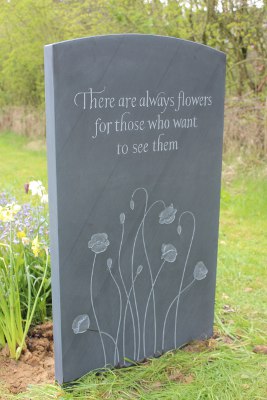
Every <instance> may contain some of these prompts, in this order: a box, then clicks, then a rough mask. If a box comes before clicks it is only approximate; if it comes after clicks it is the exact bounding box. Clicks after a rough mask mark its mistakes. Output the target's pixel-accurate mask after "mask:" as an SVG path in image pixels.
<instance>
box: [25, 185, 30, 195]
mask: <svg viewBox="0 0 267 400" xmlns="http://www.w3.org/2000/svg"><path fill="white" fill-rule="evenodd" d="M29 188H30V184H29V183H25V184H24V190H25V193H26V194H28V193H29Z"/></svg>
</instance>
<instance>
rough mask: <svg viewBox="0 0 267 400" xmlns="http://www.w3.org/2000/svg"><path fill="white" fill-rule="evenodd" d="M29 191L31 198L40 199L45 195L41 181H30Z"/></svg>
mask: <svg viewBox="0 0 267 400" xmlns="http://www.w3.org/2000/svg"><path fill="white" fill-rule="evenodd" d="M29 190H30V191H31V194H32V195H33V196H36V195H37V196H39V197H42V196H43V195H44V194H45V187H44V186H43V184H42V182H41V181H31V182H30V183H29Z"/></svg>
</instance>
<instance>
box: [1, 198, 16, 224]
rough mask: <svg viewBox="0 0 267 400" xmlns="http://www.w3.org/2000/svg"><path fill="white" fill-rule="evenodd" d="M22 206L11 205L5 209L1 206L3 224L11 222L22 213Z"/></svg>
mask: <svg viewBox="0 0 267 400" xmlns="http://www.w3.org/2000/svg"><path fill="white" fill-rule="evenodd" d="M20 209H21V206H20V205H18V204H16V203H14V202H13V203H10V204H7V205H5V207H2V206H0V220H1V221H3V222H11V221H13V220H14V216H15V215H16V214H17V213H18V212H19V211H20Z"/></svg>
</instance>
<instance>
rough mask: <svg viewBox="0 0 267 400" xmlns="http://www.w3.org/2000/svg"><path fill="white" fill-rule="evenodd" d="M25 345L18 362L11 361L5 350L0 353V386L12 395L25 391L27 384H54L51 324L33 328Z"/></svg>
mask: <svg viewBox="0 0 267 400" xmlns="http://www.w3.org/2000/svg"><path fill="white" fill-rule="evenodd" d="M26 344H27V349H26V350H25V351H24V352H23V354H22V356H21V358H20V360H19V361H15V360H11V359H10V358H9V357H8V351H7V349H6V348H4V349H2V350H1V351H0V386H3V387H4V388H5V389H6V390H7V391H9V392H11V393H14V394H15V393H19V392H23V391H25V390H26V388H27V386H28V385H29V384H38V383H53V382H54V354H53V325H52V323H51V322H47V323H45V324H42V325H37V326H35V327H34V328H33V329H32V330H31V331H30V333H29V336H28V338H27V341H26Z"/></svg>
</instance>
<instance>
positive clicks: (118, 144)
mask: <svg viewBox="0 0 267 400" xmlns="http://www.w3.org/2000/svg"><path fill="white" fill-rule="evenodd" d="M45 77H46V112H47V144H48V171H49V202H50V226H51V261H52V288H53V319H54V340H55V361H56V379H57V380H58V381H59V382H60V383H62V382H66V381H71V380H73V379H75V378H79V377H80V376H82V375H84V374H85V373H87V372H88V371H90V370H93V369H98V368H104V367H109V366H125V365H129V364H131V362H132V361H142V360H143V359H144V358H147V357H153V356H158V355H160V354H162V353H163V352H166V351H167V350H170V349H175V348H179V347H180V346H182V345H184V344H185V343H187V342H189V341H191V340H192V339H198V338H206V337H209V336H211V335H212V330H213V317H214V294H215V275H216V259H217V240H218V219H219V197H220V179H221V157H222V137H223V109H224V79H225V55H224V54H223V53H221V52H219V51H216V50H214V49H211V48H209V47H207V46H204V45H199V44H196V43H192V42H189V41H184V40H180V39H175V38H168V37H160V36H151V35H111V36H101V37H90V38H84V39H78V40H71V41H66V42H61V43H56V44H52V45H48V46H46V47H45Z"/></svg>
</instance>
